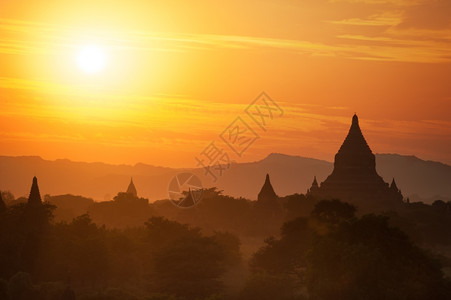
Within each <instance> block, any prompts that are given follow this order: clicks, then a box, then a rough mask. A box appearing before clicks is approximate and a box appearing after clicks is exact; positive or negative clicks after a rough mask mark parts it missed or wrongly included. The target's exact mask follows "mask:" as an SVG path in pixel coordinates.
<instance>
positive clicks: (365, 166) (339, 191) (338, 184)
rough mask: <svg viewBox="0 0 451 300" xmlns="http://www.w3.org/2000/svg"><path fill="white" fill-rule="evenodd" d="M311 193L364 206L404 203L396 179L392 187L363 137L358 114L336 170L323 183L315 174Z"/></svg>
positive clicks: (336, 158) (339, 156)
mask: <svg viewBox="0 0 451 300" xmlns="http://www.w3.org/2000/svg"><path fill="white" fill-rule="evenodd" d="M307 195H311V196H315V197H317V198H322V199H329V198H337V199H340V200H343V201H348V202H351V203H354V204H357V206H363V207H377V205H379V204H381V203H380V202H384V201H388V202H389V203H401V202H402V199H403V197H402V194H401V191H399V190H398V188H397V186H396V183H395V181H394V179H393V182H392V185H391V186H390V187H389V185H388V183H386V182H384V180H383V179H382V177H381V176H379V175H378V174H377V172H376V157H375V155H374V154H373V152H372V151H371V149H370V147H369V146H368V144H367V142H366V140H365V138H364V137H363V134H362V131H361V130H360V126H359V119H358V117H357V115H354V116H353V117H352V124H351V128H350V129H349V133H348V135H347V136H346V139H345V140H344V142H343V144H342V145H341V147H340V149H339V150H338V153H337V154H336V155H335V162H334V170H333V172H332V174H330V175H329V177H327V179H326V180H325V181H324V182H322V183H321V185H320V186H318V183H317V182H316V177H315V179H314V181H313V184H312V187H311V188H310V189H309V190H308V191H307ZM376 199H378V200H379V202H375V201H374V200H376Z"/></svg>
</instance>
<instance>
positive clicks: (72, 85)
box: [0, 0, 451, 167]
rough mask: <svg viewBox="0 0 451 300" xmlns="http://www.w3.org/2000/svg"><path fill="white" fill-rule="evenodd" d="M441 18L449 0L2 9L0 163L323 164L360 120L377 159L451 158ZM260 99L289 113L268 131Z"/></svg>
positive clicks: (448, 39) (447, 21)
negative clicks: (233, 140)
mask: <svg viewBox="0 0 451 300" xmlns="http://www.w3.org/2000/svg"><path fill="white" fill-rule="evenodd" d="M113 3H114V4H113ZM450 16H451V1H449V0H391V1H384V0H329V1H326V0H305V1H280V0H259V1H256V0H255V1H254V0H246V1H235V0H231V1H213V0H209V1H207V0H206V1H196V0H192V1H149V0H146V1H134V0H128V1H122V0H120V1H92V0H90V1H87V0H77V1H60V0H48V1H21V0H14V1H1V2H0V155H11V156H18V155H38V156H41V157H43V158H45V159H52V160H53V159H58V158H68V159H71V160H76V161H103V162H108V163H127V164H134V163H137V162H144V163H149V164H154V165H162V166H171V167H192V166H195V165H196V160H195V157H196V156H199V154H200V153H201V152H202V151H203V150H204V149H205V148H206V147H207V146H208V145H209V144H210V143H211V142H212V141H215V142H216V143H217V145H218V146H219V147H221V148H223V149H224V151H228V152H230V156H231V158H232V160H236V161H238V162H244V161H254V160H258V159H261V158H263V157H265V156H267V155H268V154H269V153H271V152H279V153H285V154H292V155H300V156H307V157H314V158H319V159H325V160H328V161H332V160H333V156H334V154H335V153H336V152H337V150H338V148H339V146H340V145H341V143H342V141H343V139H344V138H345V136H346V134H347V130H348V128H349V126H350V122H351V118H352V115H353V114H354V112H356V113H357V114H358V116H359V119H360V125H361V128H362V130H363V133H364V135H365V137H366V139H367V141H368V143H369V145H370V147H371V148H372V150H373V152H375V153H399V154H405V155H416V156H418V157H420V158H422V159H428V160H437V161H441V162H444V163H447V164H451V151H450V149H451V17H450ZM86 47H95V49H98V50H99V51H100V52H101V59H102V60H103V62H104V64H103V65H102V66H101V68H100V70H96V71H95V72H90V71H89V70H86V69H83V66H82V65H81V63H80V59H81V58H80V57H81V55H82V53H83V51H84V50H86V49H87V48H86ZM263 91H264V92H266V93H267V94H268V95H269V96H270V97H271V98H272V99H273V100H274V101H275V102H276V103H277V104H278V106H279V107H280V108H281V109H282V110H283V115H282V116H279V115H278V116H275V117H274V118H273V119H272V120H270V122H268V124H267V126H266V128H265V129H266V131H265V130H262V128H260V127H258V126H257V125H256V124H255V123H253V121H252V120H251V119H250V118H249V116H248V115H247V114H246V112H245V109H246V107H248V105H249V104H250V103H251V102H252V101H253V100H254V99H255V98H256V97H257V96H258V95H260V93H261V92H263ZM237 117H241V118H242V120H244V121H245V122H246V123H247V124H248V125H249V127H251V128H252V129H253V130H254V131H255V133H256V134H258V136H259V138H258V139H257V140H256V141H255V143H253V144H252V145H250V146H249V148H248V149H247V150H246V151H245V152H244V153H243V155H242V156H241V157H239V156H238V155H235V154H234V153H233V152H232V151H231V150H230V149H229V148H228V146H227V145H226V144H225V143H224V142H223V141H222V140H221V138H220V135H221V133H222V132H223V131H224V130H225V129H226V128H227V127H228V126H229V125H230V124H231V123H232V122H233V121H234V120H235V119H236V118H237Z"/></svg>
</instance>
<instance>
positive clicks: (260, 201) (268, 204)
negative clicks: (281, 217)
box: [256, 174, 281, 216]
mask: <svg viewBox="0 0 451 300" xmlns="http://www.w3.org/2000/svg"><path fill="white" fill-rule="evenodd" d="M256 205H257V208H258V209H259V210H260V211H262V210H263V211H266V213H268V214H269V215H272V216H275V215H277V214H279V213H280V211H281V205H280V203H279V196H277V194H276V192H274V189H273V187H272V184H271V180H270V179H269V174H266V179H265V183H264V184H263V186H262V189H261V190H260V193H258V198H257V203H256Z"/></svg>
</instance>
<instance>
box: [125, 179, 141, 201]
mask: <svg viewBox="0 0 451 300" xmlns="http://www.w3.org/2000/svg"><path fill="white" fill-rule="evenodd" d="M126 193H127V194H131V195H133V196H134V197H138V192H137V191H136V187H135V184H134V183H133V177H130V184H129V185H128V188H127V192H126Z"/></svg>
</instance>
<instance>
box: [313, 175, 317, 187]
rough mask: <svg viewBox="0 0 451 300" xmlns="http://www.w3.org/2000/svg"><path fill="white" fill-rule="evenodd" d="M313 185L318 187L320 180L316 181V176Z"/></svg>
mask: <svg viewBox="0 0 451 300" xmlns="http://www.w3.org/2000/svg"><path fill="white" fill-rule="evenodd" d="M312 187H318V181H316V176H314V177H313V182H312Z"/></svg>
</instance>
